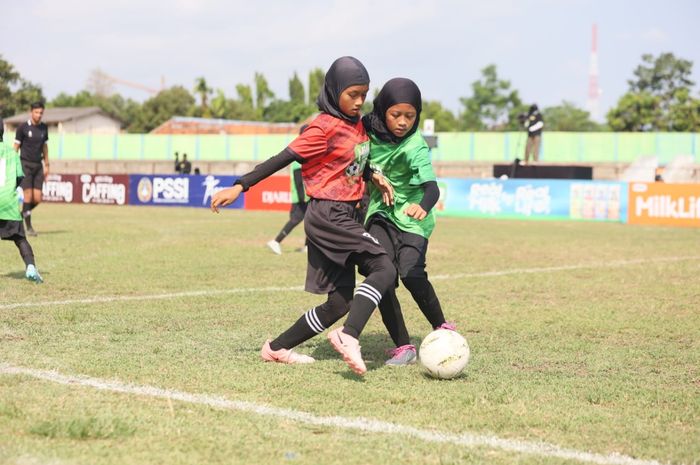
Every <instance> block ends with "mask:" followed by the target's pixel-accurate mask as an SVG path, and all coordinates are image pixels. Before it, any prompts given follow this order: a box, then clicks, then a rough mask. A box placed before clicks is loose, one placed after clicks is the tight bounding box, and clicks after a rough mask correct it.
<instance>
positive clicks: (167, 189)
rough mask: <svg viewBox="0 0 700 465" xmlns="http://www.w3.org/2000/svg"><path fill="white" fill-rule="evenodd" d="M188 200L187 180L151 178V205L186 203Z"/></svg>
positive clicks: (188, 186) (188, 183)
mask: <svg viewBox="0 0 700 465" xmlns="http://www.w3.org/2000/svg"><path fill="white" fill-rule="evenodd" d="M189 198H190V180H189V179H188V178H171V177H167V178H161V177H154V178H153V203H188V202H189Z"/></svg>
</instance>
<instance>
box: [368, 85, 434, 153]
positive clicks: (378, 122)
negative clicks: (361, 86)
mask: <svg viewBox="0 0 700 465" xmlns="http://www.w3.org/2000/svg"><path fill="white" fill-rule="evenodd" d="M399 103H408V104H411V105H413V108H415V109H416V121H415V123H413V127H412V128H411V129H410V130H409V131H408V132H407V133H406V135H405V136H403V137H396V136H395V135H394V134H393V133H392V132H391V131H389V128H388V127H387V126H386V111H387V110H388V109H389V108H391V107H392V106H394V105H397V104H399ZM422 109H423V103H422V98H421V95H420V89H419V88H418V86H417V85H416V83H415V82H413V81H411V80H410V79H406V78H394V79H391V80H389V81H387V83H386V84H384V87H382V90H381V91H380V92H379V94H378V95H377V98H375V99H374V108H373V109H372V112H371V113H370V114H368V115H365V116H364V117H363V118H362V123H363V124H364V125H365V130H366V131H367V132H371V133H373V134H374V135H375V136H377V138H379V140H381V141H384V142H390V143H392V144H398V143H399V142H401V141H403V140H405V139H406V138H408V137H410V136H411V135H412V134H413V133H414V132H416V131H417V130H418V123H419V122H420V112H421V110H422Z"/></svg>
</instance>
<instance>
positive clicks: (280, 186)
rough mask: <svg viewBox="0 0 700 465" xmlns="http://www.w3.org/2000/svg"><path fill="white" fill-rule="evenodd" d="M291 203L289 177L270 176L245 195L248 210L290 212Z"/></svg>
mask: <svg viewBox="0 0 700 465" xmlns="http://www.w3.org/2000/svg"><path fill="white" fill-rule="evenodd" d="M291 203H292V193H291V192H290V183H289V176H270V177H269V178H267V179H263V180H262V181H260V182H259V183H258V184H256V185H254V186H253V187H251V188H250V189H249V190H248V192H246V194H245V209H246V210H278V211H289V207H290V205H291Z"/></svg>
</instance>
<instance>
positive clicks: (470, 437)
mask: <svg viewBox="0 0 700 465" xmlns="http://www.w3.org/2000/svg"><path fill="white" fill-rule="evenodd" d="M0 374H6V375H24V376H29V377H32V378H37V379H41V380H44V381H50V382H52V383H58V384H64V385H68V386H76V385H77V386H83V387H90V388H94V389H99V390H101V391H110V392H119V393H124V394H134V395H139V396H148V397H155V398H161V399H172V400H178V401H181V402H187V403H191V404H199V405H207V406H209V407H213V408H217V409H222V410H231V411H239V412H245V413H252V414H256V415H264V416H270V417H276V418H281V419H284V420H291V421H296V422H299V423H305V424H309V425H317V426H325V427H329V428H340V429H346V430H359V431H362V432H369V433H383V434H392V435H400V436H408V437H412V438H415V439H420V440H423V441H427V442H436V443H444V444H452V445H455V446H463V447H469V448H473V447H486V448H490V449H497V450H502V451H506V452H513V453H518V454H530V455H537V456H541V457H548V458H561V459H568V460H577V461H579V462H585V463H596V464H600V465H661V463H660V462H657V461H656V460H642V459H635V458H633V457H629V456H626V455H621V454H617V453H613V454H607V455H605V454H595V453H591V452H584V451H578V450H575V449H566V448H563V447H559V446H557V445H554V444H548V443H545V442H534V441H519V440H514V439H503V438H499V437H498V436H492V435H484V434H472V433H449V432H443V431H435V430H425V429H420V428H415V427H412V426H406V425H401V424H398V423H389V422H385V421H380V420H372V419H369V418H362V417H355V418H346V417H340V416H333V417H323V416H317V415H312V414H310V413H307V412H302V411H298V410H291V409H285V408H277V407H271V406H268V405H264V404H256V403H253V402H246V401H237V400H228V399H226V398H224V397H220V396H211V395H206V394H191V393H188V392H183V391H175V390H170V389H163V388H159V387H155V386H139V385H134V384H128V383H122V382H121V381H117V380H105V379H99V378H90V377H87V376H70V375H63V374H61V373H57V372H56V371H46V370H36V369H33V368H23V367H16V366H12V365H9V364H6V363H0Z"/></svg>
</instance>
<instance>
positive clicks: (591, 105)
mask: <svg viewBox="0 0 700 465" xmlns="http://www.w3.org/2000/svg"><path fill="white" fill-rule="evenodd" d="M600 94H601V91H600V87H598V26H596V25H595V24H594V25H593V42H592V47H591V62H590V67H589V69H588V102H587V105H586V108H587V109H588V112H589V113H590V114H591V119H592V120H593V121H599V118H600Z"/></svg>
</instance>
